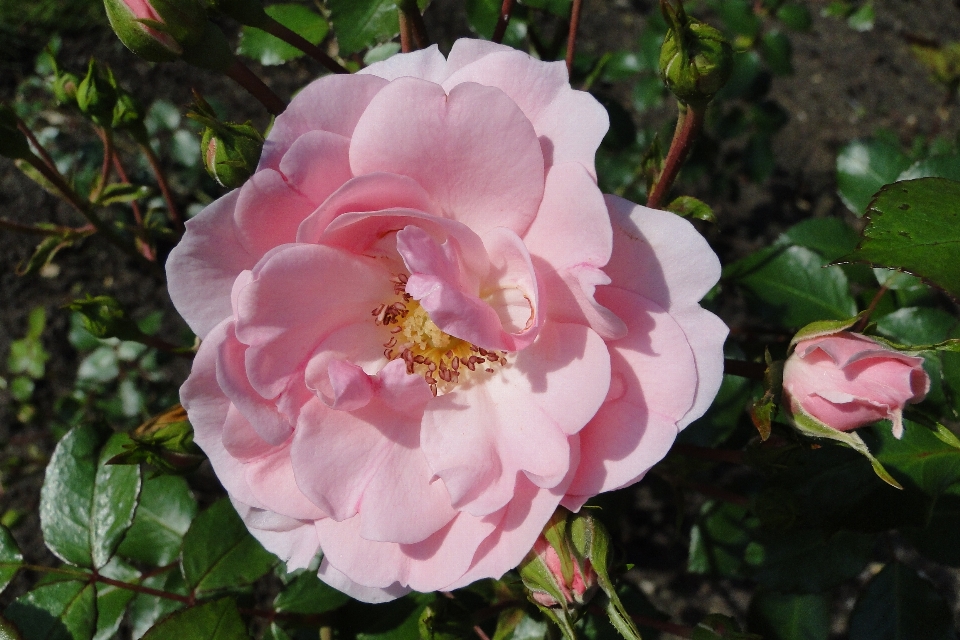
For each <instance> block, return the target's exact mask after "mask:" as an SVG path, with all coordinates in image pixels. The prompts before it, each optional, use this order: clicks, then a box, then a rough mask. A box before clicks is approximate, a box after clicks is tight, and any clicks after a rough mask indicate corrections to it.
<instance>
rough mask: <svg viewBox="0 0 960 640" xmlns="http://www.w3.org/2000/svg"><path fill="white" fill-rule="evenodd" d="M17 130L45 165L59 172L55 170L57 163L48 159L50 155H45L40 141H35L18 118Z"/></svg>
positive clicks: (45, 152)
mask: <svg viewBox="0 0 960 640" xmlns="http://www.w3.org/2000/svg"><path fill="white" fill-rule="evenodd" d="M17 129H19V130H20V133H22V134H23V135H25V136H27V140H29V141H30V145H31V146H32V147H33V148H34V151H36V152H37V153H38V154H40V157H41V158H42V159H43V161H44V162H45V163H46V164H47V166H48V167H50V168H51V169H53V170H54V171H59V170H58V169H57V163H56V162H54V161H53V158H51V157H50V154H49V153H47V150H46V149H44V148H43V145H42V144H40V141H39V140H37V137H36V136H35V135H33V131H31V130H30V127H28V126H27V123H26V122H24V121H23V120H20V119H19V118H18V119H17Z"/></svg>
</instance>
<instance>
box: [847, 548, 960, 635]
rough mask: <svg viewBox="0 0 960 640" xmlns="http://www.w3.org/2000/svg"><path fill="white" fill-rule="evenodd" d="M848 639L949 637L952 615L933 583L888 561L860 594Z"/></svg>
mask: <svg viewBox="0 0 960 640" xmlns="http://www.w3.org/2000/svg"><path fill="white" fill-rule="evenodd" d="M848 637H849V640H953V638H954V634H953V615H952V614H951V612H950V607H949V606H947V603H946V602H944V601H943V599H942V598H941V597H940V596H939V594H937V592H936V591H935V590H934V588H933V585H932V584H930V583H929V582H927V581H926V580H924V579H923V578H921V577H920V576H918V575H917V574H916V572H914V571H913V569H911V568H909V567H907V566H905V565H902V564H900V563H899V562H892V563H890V564H888V565H887V566H886V567H884V568H883V570H882V571H881V572H880V573H878V574H877V575H876V576H874V578H873V579H872V580H871V581H870V583H869V584H868V585H867V586H866V588H865V589H864V590H863V592H862V593H861V594H860V599H859V600H857V604H856V606H855V607H854V609H853V613H852V614H851V615H850V632H849V636H848Z"/></svg>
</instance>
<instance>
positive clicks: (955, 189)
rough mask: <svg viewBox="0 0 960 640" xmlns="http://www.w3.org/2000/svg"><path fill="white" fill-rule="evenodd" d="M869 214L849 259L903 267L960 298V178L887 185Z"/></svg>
mask: <svg viewBox="0 0 960 640" xmlns="http://www.w3.org/2000/svg"><path fill="white" fill-rule="evenodd" d="M868 218H869V220H870V222H869V224H867V227H866V228H865V229H864V230H863V239H862V240H861V242H860V245H859V246H858V247H857V250H856V251H855V252H853V253H851V254H849V255H847V256H846V257H845V258H844V259H845V260H849V261H853V262H867V263H869V264H872V265H873V266H875V267H890V268H893V269H902V270H904V271H906V272H908V273H912V274H914V275H917V276H920V277H921V278H924V279H925V280H927V281H929V282H930V283H932V284H935V285H936V286H938V287H940V288H941V289H943V290H944V291H946V292H947V293H949V294H951V295H953V296H954V297H957V298H960V262H958V261H957V259H956V252H957V248H958V247H960V182H954V181H952V180H946V179H944V178H920V179H919V180H908V181H905V182H898V183H896V184H891V185H888V186H886V187H884V188H883V189H881V190H880V192H879V193H878V194H877V195H876V197H875V198H874V200H873V202H871V203H870V210H869V212H868Z"/></svg>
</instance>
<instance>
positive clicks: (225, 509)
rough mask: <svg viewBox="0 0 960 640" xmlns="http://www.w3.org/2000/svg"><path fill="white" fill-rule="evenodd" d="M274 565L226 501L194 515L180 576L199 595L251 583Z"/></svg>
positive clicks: (275, 559) (186, 540) (186, 537)
mask: <svg viewBox="0 0 960 640" xmlns="http://www.w3.org/2000/svg"><path fill="white" fill-rule="evenodd" d="M276 562H277V558H276V557H275V556H274V555H273V554H271V553H269V552H267V551H266V550H265V549H264V548H263V547H262V546H261V545H260V543H259V542H257V541H256V539H255V538H254V537H253V536H251V535H250V533H249V532H248V531H247V528H246V527H245V526H244V524H243V521H242V520H241V519H240V516H238V515H237V512H236V511H235V510H234V509H233V505H231V504H230V501H229V500H227V499H223V500H220V501H218V502H216V503H214V504H213V506H211V507H210V508H209V509H207V510H206V511H204V512H203V513H201V514H200V515H199V516H197V517H196V519H194V521H193V524H191V525H190V529H189V530H188V531H187V533H186V535H185V536H184V537H183V557H182V563H183V576H184V578H185V579H186V581H187V584H188V585H189V586H191V587H193V588H194V589H195V590H196V591H197V592H198V593H203V592H211V591H216V590H218V589H226V588H236V587H242V586H244V585H248V584H251V583H252V582H254V581H255V580H257V578H259V577H260V576H262V575H264V574H265V573H267V572H268V571H270V569H272V568H273V566H274V565H275V564H276Z"/></svg>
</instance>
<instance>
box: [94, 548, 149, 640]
mask: <svg viewBox="0 0 960 640" xmlns="http://www.w3.org/2000/svg"><path fill="white" fill-rule="evenodd" d="M100 573H101V575H104V576H106V577H108V578H112V579H114V580H121V581H123V582H137V581H138V579H139V578H140V572H139V571H137V570H136V569H134V568H133V567H131V566H130V565H128V564H126V563H124V562H122V561H121V560H119V559H117V558H114V559H113V560H111V561H110V564H108V565H107V566H105V567H103V568H101V569H100ZM96 586H97V631H96V634H95V635H94V636H93V640H111V639H112V638H115V637H116V634H117V630H118V629H119V628H120V623H121V622H122V621H123V614H124V613H125V612H126V610H127V605H128V604H129V603H130V601H131V600H132V599H133V597H134V596H135V595H137V594H136V593H135V592H133V591H131V590H129V589H124V588H122V587H115V586H113V585H109V584H104V583H102V582H98V583H97V585H96Z"/></svg>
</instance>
